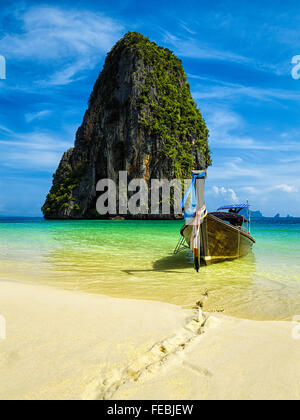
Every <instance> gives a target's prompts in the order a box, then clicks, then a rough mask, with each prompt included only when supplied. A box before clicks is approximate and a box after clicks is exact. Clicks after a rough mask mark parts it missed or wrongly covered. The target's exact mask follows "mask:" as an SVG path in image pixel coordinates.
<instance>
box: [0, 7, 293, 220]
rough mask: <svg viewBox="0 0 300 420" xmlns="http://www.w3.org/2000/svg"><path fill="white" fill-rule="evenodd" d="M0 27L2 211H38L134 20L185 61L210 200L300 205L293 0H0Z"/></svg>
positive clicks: (267, 209) (288, 209)
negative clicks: (2, 62)
mask: <svg viewBox="0 0 300 420" xmlns="http://www.w3.org/2000/svg"><path fill="white" fill-rule="evenodd" d="M262 4H263V6H262ZM0 26H1V39H0V55H2V56H4V57H5V58H6V63H7V78H6V80H0V103H1V105H0V106H1V114H0V214H2V215H27V216H34V215H40V214H41V213H40V207H41V205H42V204H43V201H44V199H45V196H46V194H47V192H48V190H49V187H50V185H51V181H52V174H53V172H54V171H55V169H56V167H57V165H58V163H59V161H60V158H61V155H62V153H63V152H64V151H65V150H66V149H68V148H69V147H71V146H72V145H73V142H74V138H75V132H76V129H77V128H78V126H79V125H80V124H81V121H82V118H83V114H84V112H85V110H86V108H87V101H88V98H89V95H90V92H91V89H92V87H93V84H94V82H95V80H96V78H97V76H98V74H99V72H100V71H101V69H102V66H103V62H104V58H105V55H106V53H107V52H108V51H109V50H110V49H111V47H112V46H113V45H114V43H115V42H116V41H117V40H118V39H120V38H121V37H122V36H123V35H124V34H125V33H126V32H127V31H129V30H134V31H138V32H141V33H143V34H144V35H146V36H148V37H149V38H150V39H151V40H155V41H156V42H157V43H158V44H160V45H163V46H165V47H168V48H170V49H172V50H173V51H174V52H175V54H176V55H178V56H179V57H180V58H181V59H182V61H183V65H184V68H185V70H186V73H187V74H188V77H189V82H190V84H191V89H192V94H193V96H194V98H195V100H196V102H197V103H198V105H199V108H200V110H201V112H202V114H203V116H204V118H205V120H206V122H207V125H208V127H209V129H210V133H211V135H210V147H211V150H212V155H213V167H212V168H210V169H209V177H208V181H207V194H206V196H207V204H208V207H209V208H210V209H214V208H215V207H217V206H218V205H219V204H223V203H227V202H231V201H245V200H246V199H249V200H250V201H251V203H252V204H253V207H254V208H255V209H261V210H262V211H263V213H264V214H265V215H270V216H271V215H274V214H275V213H277V212H280V213H281V214H282V215H286V214H287V213H289V214H291V215H300V177H299V165H300V153H299V152H300V127H299V111H300V106H299V104H300V79H299V80H295V79H293V78H292V76H291V71H292V58H293V57H294V56H295V55H299V54H300V42H299V30H300V7H299V2H298V1H291V0H287V1H285V2H282V1H278V0H273V1H265V2H263V3H262V2H261V1H260V2H258V1H255V0H252V1H239V2H237V1H226V2H224V1H216V0H215V1H213V2H208V1H199V0H198V1H189V0H186V1H184V2H183V1H168V0H161V1H152V2H140V1H130V0H122V1H118V0H117V1H113V2H109V1H85V2H83V1H76V0H73V1H63V0H62V1H59V2H56V1H52V2H47V3H42V2H33V1H23V2H17V1H13V2H9V1H8V2H5V5H2V7H1V11H0Z"/></svg>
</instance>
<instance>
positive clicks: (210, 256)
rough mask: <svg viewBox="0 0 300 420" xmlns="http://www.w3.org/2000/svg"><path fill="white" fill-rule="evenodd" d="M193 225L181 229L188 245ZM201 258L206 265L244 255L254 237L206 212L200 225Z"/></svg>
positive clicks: (248, 250)
mask: <svg viewBox="0 0 300 420" xmlns="http://www.w3.org/2000/svg"><path fill="white" fill-rule="evenodd" d="M192 230H193V226H191V225H185V226H184V227H183V228H182V229H181V234H182V236H184V238H185V240H186V242H187V244H188V245H190V242H191V235H192ZM200 238H201V258H202V259H203V261H204V262H205V264H206V265H209V264H213V263H218V262H222V261H230V260H235V259H237V258H241V257H245V256H246V255H247V254H248V253H249V252H250V251H251V249H252V246H253V244H254V243H255V239H254V238H253V237H252V236H251V235H250V234H249V233H248V232H246V231H244V230H243V229H241V228H239V227H236V226H233V225H231V224H229V223H226V222H224V221H223V220H221V219H219V218H217V217H215V216H213V215H212V214H208V215H207V217H206V218H205V220H204V222H203V224H202V225H201V235H200Z"/></svg>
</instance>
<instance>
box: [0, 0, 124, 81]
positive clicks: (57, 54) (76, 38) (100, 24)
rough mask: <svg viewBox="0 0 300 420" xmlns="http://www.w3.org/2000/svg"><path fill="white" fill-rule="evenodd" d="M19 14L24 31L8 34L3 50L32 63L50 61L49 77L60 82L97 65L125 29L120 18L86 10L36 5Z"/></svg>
mask: <svg viewBox="0 0 300 420" xmlns="http://www.w3.org/2000/svg"><path fill="white" fill-rule="evenodd" d="M17 16H18V19H19V22H18V23H19V25H21V27H22V30H21V33H20V32H18V33H14V34H6V35H4V36H3V37H2V38H1V40H0V50H1V53H2V54H4V55H5V56H6V57H8V58H13V59H14V60H28V61H30V62H31V63H32V64H31V65H32V66H34V65H35V64H36V63H37V62H38V63H39V64H41V63H49V70H50V71H51V72H52V76H51V77H50V79H49V80H48V79H47V81H48V82H49V83H50V84H57V85H58V84H67V83H70V82H71V81H72V80H73V78H74V77H75V76H76V74H77V73H78V72H79V71H83V70H85V69H91V68H93V67H94V66H95V65H96V64H97V63H98V62H99V60H100V59H101V57H102V56H103V54H104V53H106V52H107V51H108V50H109V49H110V48H111V47H112V46H113V44H114V43H115V42H116V41H117V40H118V39H119V38H120V35H121V33H122V31H123V26H122V25H121V24H120V23H118V22H117V21H115V20H113V19H111V18H109V17H106V16H104V15H102V14H100V13H93V12H89V11H86V10H72V9H71V10H70V9H63V8H59V7H51V6H34V7H31V8H29V9H27V10H26V11H25V12H23V13H22V12H20V13H18V14H17ZM16 26H18V25H17V24H16Z"/></svg>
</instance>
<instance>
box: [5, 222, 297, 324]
mask: <svg viewBox="0 0 300 420" xmlns="http://www.w3.org/2000/svg"><path fill="white" fill-rule="evenodd" d="M181 225H182V222H180V221H179V222H178V221H58V222H56V221H44V220H42V219H4V218H0V278H2V279H12V280H25V281H30V282H37V283H42V284H49V285H52V286H56V287H62V288H65V289H70V290H82V291H86V292H89V293H102V294H107V295H110V296H116V297H127V298H138V299H151V300H159V301H164V302H170V303H175V304H178V305H182V306H185V305H193V304H194V303H195V302H196V301H198V300H199V299H200V298H201V295H202V294H203V293H204V291H205V290H208V292H209V299H208V301H207V302H206V307H205V309H206V310H210V311H213V310H224V311H225V313H226V314H228V315H234V316H239V317H244V318H251V319H280V320H281V319H290V318H292V317H293V316H294V315H297V314H300V219H290V220H281V221H275V220H263V221H257V222H255V223H254V225H253V230H252V234H253V236H254V237H255V238H256V240H257V244H256V245H255V247H254V249H253V253H252V254H250V255H249V256H247V257H246V258H243V259H241V260H237V261H233V262H225V263H220V264H216V265H212V266H210V267H202V268H201V270H200V273H199V274H196V273H195V272H194V269H193V265H192V260H191V255H190V252H189V251H184V252H183V253H182V254H179V255H177V256H174V255H173V250H174V247H175V245H176V243H177V240H178V238H179V229H180V227H181Z"/></svg>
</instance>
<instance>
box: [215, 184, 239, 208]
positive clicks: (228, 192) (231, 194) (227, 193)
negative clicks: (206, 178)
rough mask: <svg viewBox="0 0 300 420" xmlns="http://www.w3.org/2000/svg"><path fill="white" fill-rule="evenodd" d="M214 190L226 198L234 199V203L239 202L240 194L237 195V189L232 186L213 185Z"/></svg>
mask: <svg viewBox="0 0 300 420" xmlns="http://www.w3.org/2000/svg"><path fill="white" fill-rule="evenodd" d="M213 191H214V193H215V194H216V195H218V196H220V195H221V196H223V197H224V198H226V199H228V198H229V199H230V200H232V204H236V203H237V202H238V196H237V195H236V193H235V191H234V190H233V189H232V188H225V187H216V186H214V187H213Z"/></svg>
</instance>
